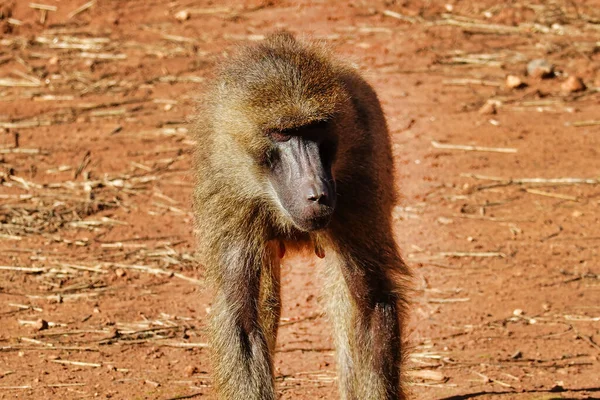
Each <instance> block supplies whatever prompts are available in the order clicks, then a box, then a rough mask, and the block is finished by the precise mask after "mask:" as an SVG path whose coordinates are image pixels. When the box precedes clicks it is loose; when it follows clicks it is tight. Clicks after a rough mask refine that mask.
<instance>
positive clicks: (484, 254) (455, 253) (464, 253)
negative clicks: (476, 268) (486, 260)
mask: <svg viewBox="0 0 600 400" xmlns="http://www.w3.org/2000/svg"><path fill="white" fill-rule="evenodd" d="M439 255H440V256H443V257H501V258H505V257H506V254H504V253H499V252H469V251H448V252H441V253H439Z"/></svg>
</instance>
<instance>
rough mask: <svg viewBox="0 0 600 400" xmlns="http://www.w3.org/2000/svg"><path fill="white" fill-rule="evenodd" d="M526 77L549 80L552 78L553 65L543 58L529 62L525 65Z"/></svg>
mask: <svg viewBox="0 0 600 400" xmlns="http://www.w3.org/2000/svg"><path fill="white" fill-rule="evenodd" d="M527 75H529V76H531V77H533V78H541V79H544V78H551V77H553V76H554V65H552V64H551V63H549V62H548V61H546V60H544V59H543V58H538V59H535V60H531V61H530V62H529V64H527Z"/></svg>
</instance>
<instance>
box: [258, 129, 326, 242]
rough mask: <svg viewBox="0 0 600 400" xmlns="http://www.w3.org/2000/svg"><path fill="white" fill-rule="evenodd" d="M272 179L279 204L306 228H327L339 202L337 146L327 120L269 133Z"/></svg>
mask: <svg viewBox="0 0 600 400" xmlns="http://www.w3.org/2000/svg"><path fill="white" fill-rule="evenodd" d="M267 135H268V137H269V139H270V140H271V142H272V146H271V149H270V151H269V154H268V162H267V165H268V168H269V173H268V176H269V181H270V183H271V185H272V187H273V189H274V192H275V195H276V197H277V202H278V203H279V206H280V207H281V208H282V209H283V211H284V214H286V216H287V217H289V218H290V219H291V220H292V222H293V224H294V225H295V226H296V227H297V228H299V229H301V230H303V231H313V230H318V229H322V228H325V227H326V226H327V224H329V221H330V220H331V217H332V215H333V211H334V208H335V203H336V193H335V180H334V179H333V176H332V174H331V169H332V165H333V162H334V160H335V153H336V147H337V140H336V137H335V136H334V135H333V133H332V132H331V129H330V124H329V123H327V122H318V123H312V124H310V125H305V126H302V127H299V128H294V129H286V130H272V131H269V132H267Z"/></svg>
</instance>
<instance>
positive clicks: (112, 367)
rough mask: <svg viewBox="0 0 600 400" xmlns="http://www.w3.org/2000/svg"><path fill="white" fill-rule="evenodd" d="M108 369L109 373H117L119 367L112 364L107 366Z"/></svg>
mask: <svg viewBox="0 0 600 400" xmlns="http://www.w3.org/2000/svg"><path fill="white" fill-rule="evenodd" d="M106 369H107V370H109V371H116V370H117V367H115V366H114V365H112V364H106Z"/></svg>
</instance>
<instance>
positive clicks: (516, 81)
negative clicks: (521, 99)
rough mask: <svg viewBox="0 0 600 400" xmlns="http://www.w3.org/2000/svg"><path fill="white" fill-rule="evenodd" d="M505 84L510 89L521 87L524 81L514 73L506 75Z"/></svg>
mask: <svg viewBox="0 0 600 400" xmlns="http://www.w3.org/2000/svg"><path fill="white" fill-rule="evenodd" d="M506 86H507V87H509V88H510V89H517V88H522V87H524V86H525V82H523V80H522V79H521V78H519V77H518V76H516V75H508V76H507V77H506Z"/></svg>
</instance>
